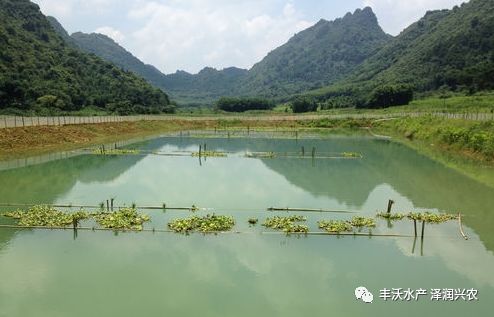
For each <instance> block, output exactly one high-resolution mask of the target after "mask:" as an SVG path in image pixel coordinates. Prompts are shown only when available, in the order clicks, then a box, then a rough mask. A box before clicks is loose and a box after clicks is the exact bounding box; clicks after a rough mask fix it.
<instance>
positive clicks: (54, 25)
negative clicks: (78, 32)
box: [46, 16, 76, 47]
mask: <svg viewBox="0 0 494 317" xmlns="http://www.w3.org/2000/svg"><path fill="white" fill-rule="evenodd" d="M46 19H47V20H48V22H50V25H51V27H52V28H53V29H54V30H55V32H57V33H58V35H60V37H61V38H62V39H63V40H64V41H65V42H66V43H67V44H69V45H71V46H72V47H76V43H75V41H74V40H73V39H72V38H71V37H70V35H69V33H67V31H66V30H65V28H64V27H63V26H62V24H60V22H58V20H57V19H55V18H54V17H52V16H47V17H46Z"/></svg>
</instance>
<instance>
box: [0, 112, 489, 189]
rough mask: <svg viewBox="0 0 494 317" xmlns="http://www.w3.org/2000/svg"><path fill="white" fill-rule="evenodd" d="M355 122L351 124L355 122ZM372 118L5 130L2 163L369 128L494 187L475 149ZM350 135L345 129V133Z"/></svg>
mask: <svg viewBox="0 0 494 317" xmlns="http://www.w3.org/2000/svg"><path fill="white" fill-rule="evenodd" d="M349 123H351V124H350V125H349ZM369 123H370V122H369V120H355V119H351V120H330V121H327V119H324V118H322V119H320V120H315V121H312V122H311V121H309V122H307V121H285V120H282V121H266V120H259V121H251V120H248V121H242V120H238V119H234V120H229V119H228V118H222V119H215V120H202V121H198V120H197V121H196V120H193V121H189V120H184V121H173V122H172V121H136V122H114V123H97V124H84V125H65V126H37V127H24V128H8V129H0V161H1V162H7V161H10V160H16V159H24V158H29V157H34V156H39V155H44V154H50V153H55V152H63V151H72V150H77V149H83V148H87V147H91V146H94V145H100V144H108V143H113V142H119V141H127V140H131V139H134V138H140V137H153V136H159V135H160V134H164V133H170V132H179V131H184V130H200V129H210V130H213V129H232V131H234V130H235V129H239V128H243V129H246V128H247V129H250V128H252V131H259V132H262V130H263V129H266V128H270V129H278V128H285V129H287V128H289V129H296V131H299V132H300V133H303V132H315V133H321V134H323V135H324V134H347V133H348V132H349V130H350V131H352V132H354V133H355V134H361V133H362V132H363V130H362V129H366V130H367V132H369V133H370V134H371V135H372V134H373V133H378V134H386V135H389V136H391V137H392V139H391V140H392V141H393V142H398V143H401V144H403V145H405V146H407V147H410V148H412V149H414V150H415V151H417V152H419V153H421V154H423V155H425V156H427V157H429V158H430V159H432V160H435V161H437V162H439V163H441V164H442V165H444V166H447V167H449V168H452V169H454V170H456V171H458V172H460V173H462V174H463V175H465V176H468V177H470V178H472V179H475V180H476V181H478V182H481V183H483V184H485V185H487V186H489V187H494V162H493V161H486V160H485V157H482V156H479V155H476V154H475V153H473V152H472V151H468V150H464V149H457V148H453V147H452V146H446V145H444V144H441V143H440V142H434V144H431V142H433V141H435V140H429V139H419V138H415V139H413V140H410V139H409V138H407V137H406V136H405V135H403V133H401V131H399V129H397V127H396V126H395V125H394V123H390V122H389V121H388V122H386V123H385V124H382V123H378V124H376V125H375V126H374V127H372V131H371V128H369ZM343 130H344V131H345V132H346V133H342V131H343Z"/></svg>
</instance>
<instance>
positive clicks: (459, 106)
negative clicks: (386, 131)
mask: <svg viewBox="0 0 494 317" xmlns="http://www.w3.org/2000/svg"><path fill="white" fill-rule="evenodd" d="M393 111H397V112H447V113H476V112H477V113H479V112H480V113H490V114H492V113H493V112H494V94H493V93H492V92H490V93H489V92H483V93H477V94H474V95H471V96H465V95H462V94H461V93H451V92H448V91H445V92H439V93H435V94H433V95H432V96H423V97H422V98H419V99H415V100H413V101H412V102H410V104H409V105H408V106H405V107H395V108H394V109H393ZM493 118H494V117H493Z"/></svg>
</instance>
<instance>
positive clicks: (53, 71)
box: [0, 0, 173, 113]
mask: <svg viewBox="0 0 494 317" xmlns="http://www.w3.org/2000/svg"><path fill="white" fill-rule="evenodd" d="M0 21H2V22H1V23H0V48H1V49H0V111H3V112H6V111H8V112H15V111H19V112H26V111H29V112H37V113H60V112H68V111H76V110H81V109H83V108H85V107H88V106H93V107H97V108H99V109H101V110H105V111H110V112H118V113H136V112H137V113H151V112H152V113H157V112H163V111H166V112H170V111H173V106H171V105H170V102H169V99H168V96H167V95H166V94H165V93H163V92H162V91H160V90H158V89H156V88H154V87H152V86H151V85H149V84H148V83H146V82H145V81H144V80H143V79H141V78H139V77H137V76H136V75H134V74H132V73H130V72H125V71H122V70H121V69H120V68H118V67H116V66H114V65H113V64H110V63H108V62H104V61H102V60H101V59H99V58H97V57H96V56H94V55H89V54H86V53H83V52H81V51H79V50H76V49H74V48H73V47H71V46H70V45H68V44H67V43H66V42H65V41H64V40H63V39H62V38H61V37H60V36H59V35H58V34H57V33H56V32H55V30H54V29H53V27H52V26H51V25H50V22H49V21H48V20H47V18H46V17H45V16H44V15H43V14H42V13H41V11H40V9H39V7H38V6H37V5H36V4H34V3H32V2H30V1H28V0H2V1H0Z"/></svg>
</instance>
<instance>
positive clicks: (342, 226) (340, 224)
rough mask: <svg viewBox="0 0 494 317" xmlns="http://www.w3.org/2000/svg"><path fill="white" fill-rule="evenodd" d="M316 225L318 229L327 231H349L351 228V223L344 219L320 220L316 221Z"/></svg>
mask: <svg viewBox="0 0 494 317" xmlns="http://www.w3.org/2000/svg"><path fill="white" fill-rule="evenodd" d="M318 225H319V228H320V229H324V230H326V231H327V232H329V233H342V232H351V231H352V230H353V227H352V225H350V224H349V223H348V221H344V220H329V221H326V220H322V221H319V222H318Z"/></svg>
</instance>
